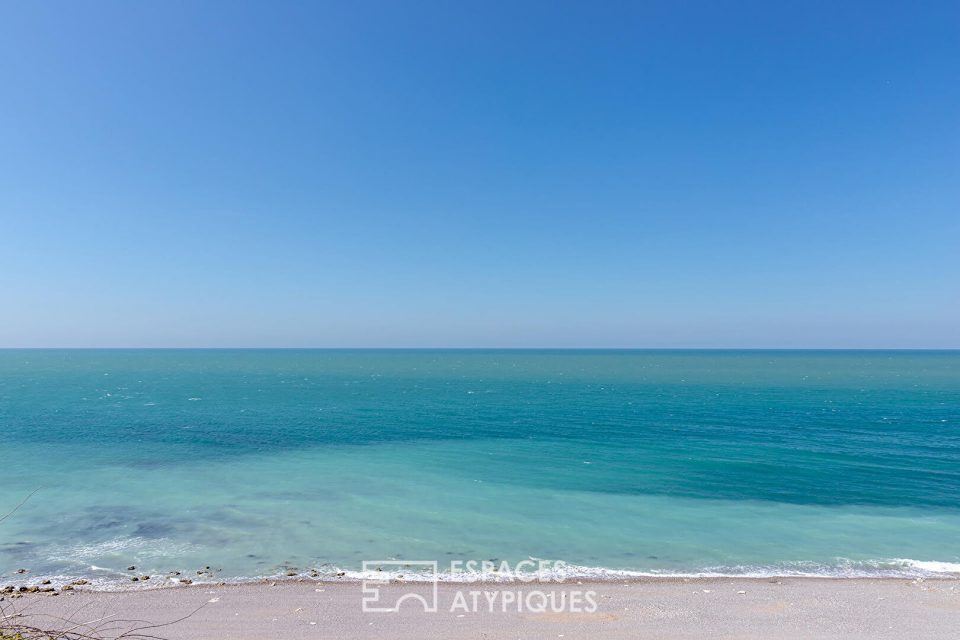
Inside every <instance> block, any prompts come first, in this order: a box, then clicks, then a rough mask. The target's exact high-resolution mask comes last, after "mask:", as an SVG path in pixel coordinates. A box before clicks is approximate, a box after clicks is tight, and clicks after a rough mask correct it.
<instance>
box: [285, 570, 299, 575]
mask: <svg viewBox="0 0 960 640" xmlns="http://www.w3.org/2000/svg"><path fill="white" fill-rule="evenodd" d="M287 575H288V576H295V575H297V572H296V571H294V570H293V569H290V571H287Z"/></svg>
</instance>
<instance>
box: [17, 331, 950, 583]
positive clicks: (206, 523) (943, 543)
mask: <svg viewBox="0 0 960 640" xmlns="http://www.w3.org/2000/svg"><path fill="white" fill-rule="evenodd" d="M0 461H2V466H3V471H4V473H3V476H2V477H3V479H2V481H0V517H3V516H4V514H6V517H5V518H4V519H3V521H2V522H0V584H18V583H21V582H34V583H35V582H36V581H37V580H38V579H39V578H41V577H43V578H48V579H52V580H53V581H54V582H55V583H56V582H57V581H61V582H63V581H67V580H74V579H79V578H83V579H86V580H89V581H91V582H92V583H93V584H96V585H99V586H101V587H102V588H130V587H132V586H134V584H133V583H132V582H131V579H132V577H135V576H140V575H144V574H147V575H151V576H152V577H153V579H152V582H151V583H150V584H151V586H156V585H158V584H172V583H175V582H177V581H179V580H183V579H184V578H186V577H188V576H189V577H190V578H191V579H193V580H194V581H211V582H212V581H245V580H255V579H262V578H269V577H274V576H280V577H283V576H286V575H288V574H292V573H296V574H298V575H304V574H307V573H308V572H312V574H313V575H316V576H320V577H327V578H334V579H338V578H339V579H351V578H359V577H362V576H363V575H365V571H368V570H369V566H370V565H369V564H368V565H364V562H368V563H369V562H374V563H376V562H383V563H387V564H389V563H393V564H392V565H391V566H394V565H395V564H396V563H406V562H410V563H412V562H433V563H436V566H437V567H439V568H438V569H437V571H438V572H439V576H440V579H453V580H455V579H459V578H460V577H462V574H458V573H457V572H456V571H454V570H453V569H452V568H451V567H452V566H454V565H456V563H463V562H468V561H480V562H482V561H487V562H494V563H496V564H497V565H498V566H501V565H502V563H511V564H513V565H514V566H515V565H516V564H517V563H521V562H523V561H529V560H537V561H548V562H553V563H554V564H553V565H552V566H553V567H554V570H555V571H559V572H561V573H562V574H563V575H562V576H560V577H562V578H564V579H572V578H593V579H621V578H624V577H633V576H645V575H656V576H712V575H722V576H727V575H729V576H808V575H811V576H829V577H860V576H870V577H898V578H899V577H914V578H919V577H934V576H941V577H958V576H960V352H957V351H768V350H756V351H752V350H751V351H733V350H731V351H722V350H721V351H716V350H704V351H699V350H487V349H464V350H406V349H397V350H334V349H330V350H325V349H304V350H292V349H276V350H257V349H250V350H239V349H238V350H202V349H197V350H166V349H161V350H123V349H118V350H2V351H0ZM401 566H402V564H401ZM418 566H419V565H418ZM128 567H136V569H135V570H131V569H128ZM19 569H25V570H26V573H17V571H18V570H19ZM416 571H419V570H416ZM176 572H180V573H179V575H177V573H176ZM410 573H411V574H412V573H414V571H410ZM418 575H419V574H418ZM424 575H425V574H424ZM140 584H141V585H142V583H140Z"/></svg>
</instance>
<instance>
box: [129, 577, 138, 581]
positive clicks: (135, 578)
mask: <svg viewBox="0 0 960 640" xmlns="http://www.w3.org/2000/svg"><path fill="white" fill-rule="evenodd" d="M130 581H131V582H140V578H138V577H137V576H133V577H132V578H130Z"/></svg>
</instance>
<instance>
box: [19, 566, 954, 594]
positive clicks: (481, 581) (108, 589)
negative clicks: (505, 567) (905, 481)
mask: <svg viewBox="0 0 960 640" xmlns="http://www.w3.org/2000/svg"><path fill="white" fill-rule="evenodd" d="M345 573H347V575H344V576H340V577H336V576H329V575H322V576H319V577H317V576H311V575H309V573H303V574H298V575H296V576H289V575H277V576H266V577H253V578H231V579H224V580H209V579H207V580H202V579H200V580H194V579H192V578H187V579H186V580H184V579H180V578H170V577H169V576H161V575H158V574H153V575H151V576H150V579H149V580H144V579H140V580H138V581H137V582H130V583H128V582H124V581H122V580H119V579H117V580H110V581H104V582H100V583H98V582H97V579H96V578H91V577H87V578H82V577H77V578H74V577H66V578H65V577H63V576H37V577H36V578H33V579H30V578H26V579H24V578H23V577H22V576H7V577H4V578H0V596H4V595H8V596H9V595H10V594H11V593H13V594H16V593H23V594H27V593H37V591H33V590H32V588H34V587H36V588H39V589H41V592H43V593H51V591H50V588H52V589H53V590H54V591H57V592H61V591H64V587H66V591H74V592H83V593H142V592H150V591H157V590H161V589H163V590H171V589H195V588H204V587H217V588H223V587H246V586H251V587H259V586H278V585H284V584H313V585H320V586H335V587H340V586H343V587H345V588H349V587H350V586H354V587H359V586H361V585H363V583H364V582H383V583H384V584H389V585H393V586H403V585H410V586H418V585H431V584H433V582H434V581H432V580H430V579H427V578H426V577H423V576H417V577H415V578H412V579H402V578H397V577H395V576H392V575H390V574H387V573H384V574H383V575H382V576H381V575H375V574H370V575H364V576H361V575H349V574H350V572H345ZM788 580H789V581H810V582H817V581H825V582H838V583H842V582H906V583H913V584H918V583H947V584H956V585H957V586H958V591H960V574H957V573H941V574H936V575H852V576H847V575H807V574H803V575H797V574H775V573H774V574H770V575H742V574H741V575H695V574H677V575H672V574H668V575H647V574H643V575H622V576H615V575H611V576H608V577H597V576H576V575H574V576H570V577H567V578H562V579H547V580H537V579H527V580H521V579H519V578H515V577H514V578H510V577H507V578H495V579H488V578H477V577H470V578H466V577H465V578H464V579H460V580H452V579H449V578H448V577H446V576H441V577H440V579H438V580H436V583H437V584H438V585H440V586H444V585H446V586H449V587H451V588H463V587H470V586H472V585H484V586H491V587H498V588H501V589H509V588H511V587H515V588H523V587H530V586H532V585H545V586H557V587H562V586H569V585H592V586H602V585H620V584H622V585H633V584H661V583H666V584H670V583H675V584H687V583H696V584H700V583H723V582H728V581H737V582H748V583H749V582H756V583H762V582H767V583H782V582H785V581H788ZM11 588H12V589H13V591H10V589H11ZM23 588H26V589H28V590H29V591H23V590H22V589H23ZM44 588H45V589H44Z"/></svg>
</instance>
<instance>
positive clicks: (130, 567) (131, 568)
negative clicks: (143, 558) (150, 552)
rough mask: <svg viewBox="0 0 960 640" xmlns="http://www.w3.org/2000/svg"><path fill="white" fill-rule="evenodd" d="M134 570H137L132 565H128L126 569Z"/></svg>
mask: <svg viewBox="0 0 960 640" xmlns="http://www.w3.org/2000/svg"><path fill="white" fill-rule="evenodd" d="M136 570H137V568H136V567H135V566H133V565H130V566H129V567H127V571H136Z"/></svg>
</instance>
